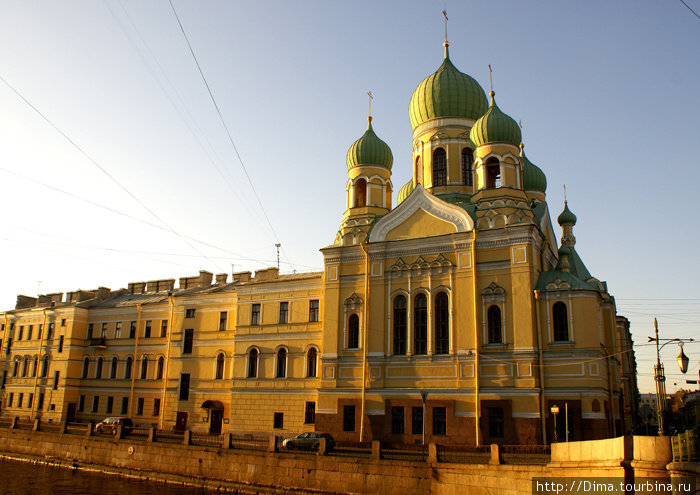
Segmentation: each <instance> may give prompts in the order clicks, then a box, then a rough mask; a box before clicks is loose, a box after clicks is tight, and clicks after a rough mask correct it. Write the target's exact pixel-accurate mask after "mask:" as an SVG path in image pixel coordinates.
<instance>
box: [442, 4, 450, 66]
mask: <svg viewBox="0 0 700 495" xmlns="http://www.w3.org/2000/svg"><path fill="white" fill-rule="evenodd" d="M442 15H443V17H444V18H445V42H444V43H443V45H444V47H445V58H446V59H449V58H450V42H449V41H447V11H446V10H443V11H442Z"/></svg>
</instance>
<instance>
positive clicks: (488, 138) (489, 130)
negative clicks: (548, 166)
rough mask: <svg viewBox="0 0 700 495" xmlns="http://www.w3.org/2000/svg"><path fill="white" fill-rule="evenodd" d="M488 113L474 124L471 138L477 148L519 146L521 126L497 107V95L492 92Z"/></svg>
mask: <svg viewBox="0 0 700 495" xmlns="http://www.w3.org/2000/svg"><path fill="white" fill-rule="evenodd" d="M490 94H491V105H489V109H488V111H487V112H486V113H485V114H484V115H483V116H482V117H481V118H480V119H479V120H477V121H476V122H475V123H474V127H472V130H471V131H470V132H469V137H470V138H471V140H472V141H473V142H474V144H476V145H477V146H481V145H482V144H490V143H510V144H512V145H514V146H518V145H519V144H520V141H521V140H522V135H521V134H520V126H518V124H517V122H515V120H513V119H512V118H510V117H509V116H508V115H506V114H505V113H503V112H501V109H500V108H498V105H496V99H495V98H494V96H496V93H494V92H493V91H491V93H490Z"/></svg>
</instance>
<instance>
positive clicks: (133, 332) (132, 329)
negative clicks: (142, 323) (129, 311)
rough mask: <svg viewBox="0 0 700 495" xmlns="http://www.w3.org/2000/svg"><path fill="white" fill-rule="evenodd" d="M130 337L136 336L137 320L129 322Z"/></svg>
mask: <svg viewBox="0 0 700 495" xmlns="http://www.w3.org/2000/svg"><path fill="white" fill-rule="evenodd" d="M129 338H130V339H133V338H136V322H135V321H132V322H131V323H129Z"/></svg>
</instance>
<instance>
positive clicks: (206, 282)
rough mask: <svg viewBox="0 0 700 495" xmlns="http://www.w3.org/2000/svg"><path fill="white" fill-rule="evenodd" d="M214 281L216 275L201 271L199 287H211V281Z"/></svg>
mask: <svg viewBox="0 0 700 495" xmlns="http://www.w3.org/2000/svg"><path fill="white" fill-rule="evenodd" d="M213 279H214V274H213V273H212V272H208V271H206V270H199V286H200V287H208V286H210V285H211V281H212V280H213Z"/></svg>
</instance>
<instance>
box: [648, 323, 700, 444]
mask: <svg viewBox="0 0 700 495" xmlns="http://www.w3.org/2000/svg"><path fill="white" fill-rule="evenodd" d="M654 334H655V337H649V342H656V365H655V366H654V381H655V382H656V421H657V423H658V426H659V436H663V434H664V411H665V410H666V377H665V376H664V365H663V364H661V354H660V351H661V349H663V348H664V346H665V345H666V344H670V343H671V342H675V343H677V344H678V345H679V346H680V348H681V352H680V354H678V357H677V358H676V361H677V362H678V367H679V368H680V369H681V372H683V373H685V372H686V371H688V356H686V355H685V353H684V352H683V344H684V343H685V342H694V340H693V339H679V338H675V339H660V338H659V324H658V322H657V321H656V318H654ZM659 342H663V344H661V346H659Z"/></svg>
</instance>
